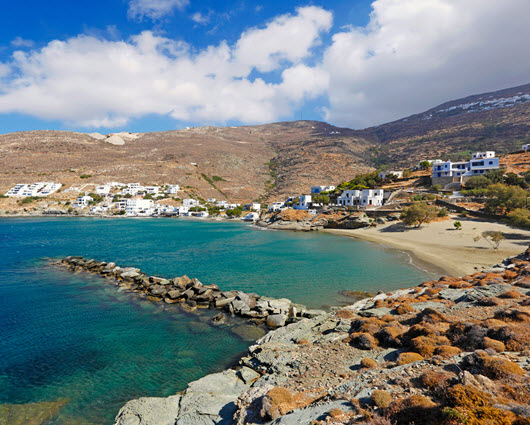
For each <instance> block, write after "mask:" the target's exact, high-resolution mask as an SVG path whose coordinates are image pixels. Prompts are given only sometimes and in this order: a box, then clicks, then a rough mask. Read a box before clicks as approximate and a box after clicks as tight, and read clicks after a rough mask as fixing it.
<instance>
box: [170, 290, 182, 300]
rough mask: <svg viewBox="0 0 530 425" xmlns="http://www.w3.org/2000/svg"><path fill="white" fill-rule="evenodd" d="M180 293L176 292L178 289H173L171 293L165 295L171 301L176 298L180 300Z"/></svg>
mask: <svg viewBox="0 0 530 425" xmlns="http://www.w3.org/2000/svg"><path fill="white" fill-rule="evenodd" d="M181 295H182V294H181V292H180V291H179V290H178V289H173V290H171V291H169V292H168V293H167V296H168V297H169V298H170V299H172V300H176V299H177V298H180V297H181Z"/></svg>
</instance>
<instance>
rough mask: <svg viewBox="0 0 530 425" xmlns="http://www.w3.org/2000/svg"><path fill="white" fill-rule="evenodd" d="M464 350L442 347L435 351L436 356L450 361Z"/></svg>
mask: <svg viewBox="0 0 530 425" xmlns="http://www.w3.org/2000/svg"><path fill="white" fill-rule="evenodd" d="M461 352H462V350H460V348H458V347H453V346H452V345H440V346H439V347H436V348H435V349H434V354H435V355H437V356H441V357H443V358H444V359H450V358H451V357H454V356H458V355H459V354H460V353H461Z"/></svg>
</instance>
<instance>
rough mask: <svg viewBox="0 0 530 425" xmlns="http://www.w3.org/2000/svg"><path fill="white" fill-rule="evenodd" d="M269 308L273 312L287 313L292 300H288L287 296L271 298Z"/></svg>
mask: <svg viewBox="0 0 530 425" xmlns="http://www.w3.org/2000/svg"><path fill="white" fill-rule="evenodd" d="M268 302H269V309H270V310H271V311H272V313H273V314H278V313H284V314H287V313H288V312H289V307H290V306H291V300H288V299H287V298H280V299H278V300H269V301H268Z"/></svg>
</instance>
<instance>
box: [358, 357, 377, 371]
mask: <svg viewBox="0 0 530 425" xmlns="http://www.w3.org/2000/svg"><path fill="white" fill-rule="evenodd" d="M361 367H362V368H363V369H372V368H374V367H377V363H376V362H375V360H374V359H369V358H366V359H362V360H361Z"/></svg>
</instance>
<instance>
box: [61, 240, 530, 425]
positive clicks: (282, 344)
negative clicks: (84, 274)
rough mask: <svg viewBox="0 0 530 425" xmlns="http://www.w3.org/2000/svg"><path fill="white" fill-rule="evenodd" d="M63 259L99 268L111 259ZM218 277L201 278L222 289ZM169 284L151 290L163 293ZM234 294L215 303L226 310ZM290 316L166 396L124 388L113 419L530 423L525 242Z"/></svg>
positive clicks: (134, 424) (128, 281) (135, 281)
mask: <svg viewBox="0 0 530 425" xmlns="http://www.w3.org/2000/svg"><path fill="white" fill-rule="evenodd" d="M64 261H65V262H64V263H62V264H66V265H67V266H68V267H69V268H70V269H73V270H76V269H77V270H89V271H91V270H90V269H91V267H92V268H93V270H92V271H96V272H98V273H100V274H103V275H107V274H108V272H107V271H108V270H110V269H111V268H112V269H113V270H114V268H115V267H116V266H115V265H113V264H112V263H106V264H105V263H98V262H95V261H94V260H85V259H80V258H75V257H69V258H67V259H65V260H64ZM96 264H97V265H96ZM111 266H113V267H111ZM104 270H105V271H104ZM116 272H119V273H116ZM113 273H114V275H113V277H112V279H113V280H115V281H116V280H117V282H118V284H120V285H124V287H127V286H130V289H131V290H138V287H135V286H136V285H139V284H140V283H139V280H142V281H144V280H146V281H149V284H148V285H147V286H148V287H151V286H153V285H159V286H167V285H176V286H177V287H180V286H179V282H182V281H187V279H184V278H177V280H176V281H175V280H171V281H170V282H172V283H166V282H155V280H156V279H150V278H149V277H147V276H142V274H141V273H140V272H139V271H138V270H136V269H119V270H117V271H114V272H113ZM124 275H125V276H124ZM179 279H182V280H180V281H179ZM151 280H152V282H151ZM161 283H165V285H163V284H162V285H160V284H161ZM194 284H195V285H196V284H197V281H195V282H194V281H193V279H189V282H188V281H187V284H186V286H187V285H190V288H187V289H186V290H189V289H191V288H194V289H192V291H193V292H195V290H197V287H198V288H204V287H208V286H210V285H201V286H198V285H196V286H193V285H194ZM168 289H169V288H168ZM182 289H184V288H182ZM214 289H217V288H214V287H211V286H210V287H208V288H207V290H212V292H219V293H220V292H221V291H220V290H219V291H217V290H215V291H214ZM173 290H179V289H173ZM202 290H203V289H202ZM142 291H144V289H142ZM154 292H158V291H157V290H155V291H154ZM149 293H152V291H150V290H148V289H147V290H145V292H143V294H145V296H148V297H151V296H152V295H149ZM168 293H169V291H167V292H166V293H165V295H164V296H160V294H154V296H155V297H157V298H158V299H159V300H160V301H162V300H166V299H167V301H171V298H170V296H169V295H168ZM219 295H220V294H219ZM232 295H233V294H232ZM247 295H248V294H247ZM252 296H253V295H252ZM230 298H232V297H225V296H223V298H221V299H225V300H227V299H230ZM236 298H237V296H236V297H234V299H233V300H232V301H230V302H228V303H227V304H225V305H224V306H223V307H222V308H223V309H226V310H225V312H226V313H231V309H230V307H226V306H227V305H229V304H231V303H232V302H233V301H236ZM244 298H245V297H244V296H243V295H239V299H240V300H241V299H244ZM212 299H214V298H213V297H212ZM260 301H264V300H263V298H261V297H260V298H256V303H258V302H260ZM184 303H186V301H183V304H184ZM267 303H268V306H269V307H268V308H270V307H271V305H270V301H268V300H267ZM191 304H193V303H191ZM273 304H274V303H273ZM203 305H204V306H205V305H206V304H203ZM208 305H210V303H209V304H208ZM213 305H215V304H213ZM233 307H234V306H233ZM291 307H292V304H291ZM233 312H234V314H237V313H236V309H235V308H234V311H233ZM239 314H241V313H239ZM274 314H279V313H277V312H276V311H273V310H271V311H269V314H268V315H274ZM280 314H281V313H280ZM247 316H248V319H249V320H256V318H255V317H252V314H250V315H248V313H247ZM287 317H288V318H289V314H287ZM293 319H294V320H293ZM260 320H263V318H262V319H260ZM289 321H290V322H291V323H289V324H286V326H282V327H279V328H277V329H275V330H272V331H271V332H269V333H268V334H266V335H265V336H264V337H262V338H261V339H259V340H258V341H257V342H256V343H255V344H254V345H253V346H251V347H250V349H249V351H248V354H247V355H246V356H245V357H243V358H242V359H241V360H240V361H239V364H238V365H237V366H234V367H232V368H230V369H228V370H226V371H224V372H221V373H215V374H211V375H207V376H205V377H203V378H201V379H199V380H198V381H195V382H192V383H190V384H189V385H188V387H187V388H186V389H185V390H184V391H182V392H181V393H179V394H176V395H174V396H171V397H168V398H153V397H149V398H140V399H137V400H131V401H130V402H128V403H127V404H126V405H125V406H124V407H123V408H122V409H121V410H120V412H119V413H118V415H117V416H116V422H115V424H116V425H155V424H156V425H170V424H171V425H173V424H178V425H184V424H232V423H234V424H313V425H317V424H328V423H336V424H356V423H362V424H379V425H390V424H397V425H401V424H403V425H405V424H410V423H412V422H414V423H415V424H429V425H431V424H440V425H452V424H511V425H525V424H530V405H529V403H528V400H529V399H530V350H529V346H530V345H529V344H530V249H529V250H527V251H526V252H525V253H523V254H521V255H518V256H515V257H511V258H508V259H506V260H504V261H503V262H502V263H500V264H497V265H496V266H495V267H494V268H491V269H486V270H482V271H480V272H476V273H473V274H470V275H466V276H464V277H448V276H444V277H442V278H440V279H438V280H434V281H428V282H423V283H421V284H420V285H419V286H416V287H412V288H410V289H403V290H399V291H394V292H392V293H380V294H378V295H376V296H375V297H370V298H366V299H364V300H361V301H358V302H357V303H355V304H353V305H350V306H347V307H341V308H334V309H332V311H331V312H328V313H324V312H319V314H316V312H315V314H306V315H305V317H304V315H303V314H298V312H297V314H296V315H293V314H292V313H291V317H290V319H287V320H286V322H289Z"/></svg>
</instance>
